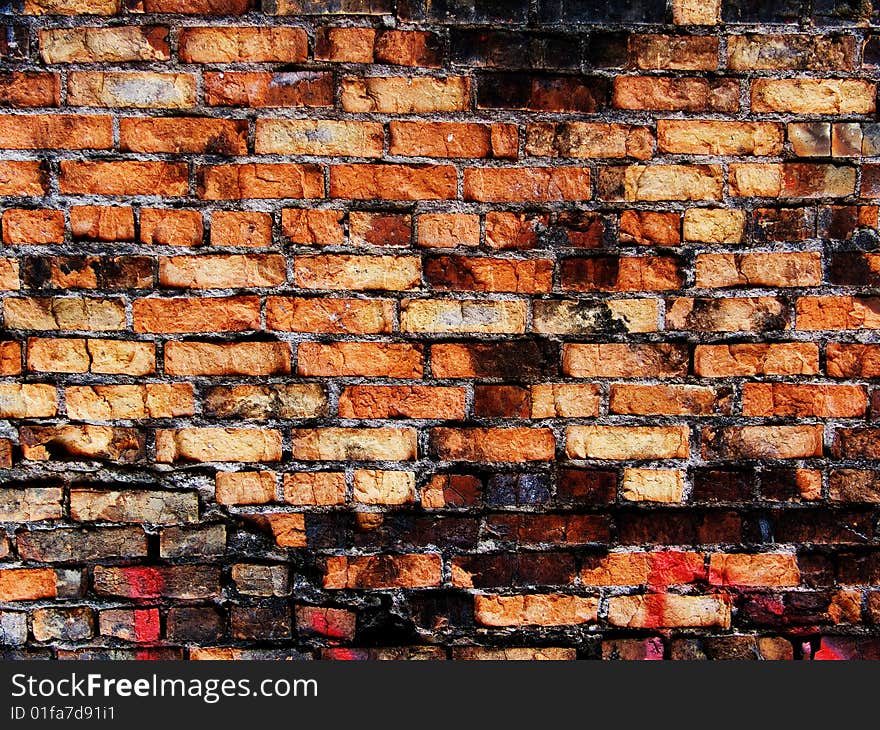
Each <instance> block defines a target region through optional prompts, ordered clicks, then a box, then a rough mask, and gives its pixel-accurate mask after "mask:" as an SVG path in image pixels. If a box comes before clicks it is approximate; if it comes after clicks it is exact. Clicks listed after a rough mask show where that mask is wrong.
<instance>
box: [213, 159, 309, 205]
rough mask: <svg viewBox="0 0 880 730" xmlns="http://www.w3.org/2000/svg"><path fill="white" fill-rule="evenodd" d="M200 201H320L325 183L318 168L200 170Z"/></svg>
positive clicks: (252, 165) (249, 166) (215, 167)
mask: <svg viewBox="0 0 880 730" xmlns="http://www.w3.org/2000/svg"><path fill="white" fill-rule="evenodd" d="M199 197H200V198H201V199H202V200H242V199H247V198H258V199H259V198H264V199H274V198H322V197H324V180H323V177H322V175H321V168H320V167H318V166H317V165H310V164H306V165H295V164H287V163H276V164H271V163H261V162H248V163H243V164H240V165H205V166H203V167H200V168H199Z"/></svg>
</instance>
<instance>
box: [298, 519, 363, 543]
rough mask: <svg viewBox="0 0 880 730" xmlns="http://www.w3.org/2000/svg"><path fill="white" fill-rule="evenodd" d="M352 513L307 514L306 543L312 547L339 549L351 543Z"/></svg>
mask: <svg viewBox="0 0 880 730" xmlns="http://www.w3.org/2000/svg"><path fill="white" fill-rule="evenodd" d="M353 524H354V523H353V519H352V515H349V514H340V513H330V512H328V513H324V514H310V515H306V543H307V544H308V546H309V547H310V548H318V549H339V548H344V547H347V546H348V545H350V544H351V534H352V528H353Z"/></svg>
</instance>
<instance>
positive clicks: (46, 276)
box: [22, 256, 153, 291]
mask: <svg viewBox="0 0 880 730" xmlns="http://www.w3.org/2000/svg"><path fill="white" fill-rule="evenodd" d="M22 279H23V281H24V284H25V286H27V287H30V288H32V289H102V290H105V291H106V290H114V289H144V288H147V287H150V286H152V284H153V262H152V260H151V259H150V258H148V257H146V256H27V257H25V259H24V261H23V266H22Z"/></svg>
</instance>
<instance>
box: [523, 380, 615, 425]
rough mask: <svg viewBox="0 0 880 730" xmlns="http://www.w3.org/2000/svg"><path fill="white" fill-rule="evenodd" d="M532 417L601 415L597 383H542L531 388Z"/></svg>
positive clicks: (530, 414)
mask: <svg viewBox="0 0 880 730" xmlns="http://www.w3.org/2000/svg"><path fill="white" fill-rule="evenodd" d="M530 395H531V404H530V412H529V414H528V415H529V416H530V417H531V418H584V417H590V416H598V415H599V406H600V402H601V395H600V390H599V387H598V386H597V385H566V384H563V383H559V384H542V385H533V386H531V390H530Z"/></svg>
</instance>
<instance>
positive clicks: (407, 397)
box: [339, 385, 465, 420]
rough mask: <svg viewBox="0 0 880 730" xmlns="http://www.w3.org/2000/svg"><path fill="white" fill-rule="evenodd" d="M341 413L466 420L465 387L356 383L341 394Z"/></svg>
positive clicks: (346, 414)
mask: <svg viewBox="0 0 880 730" xmlns="http://www.w3.org/2000/svg"><path fill="white" fill-rule="evenodd" d="M339 416H340V417H341V418H427V419H432V418H436V419H439V418H442V419H444V420H446V419H455V418H460V419H463V418H464V417H465V390H464V388H450V387H434V386H427V385H387V386H386V385H376V386H371V385H353V386H350V387H348V388H346V389H345V390H344V391H343V392H342V395H340V396H339Z"/></svg>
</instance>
